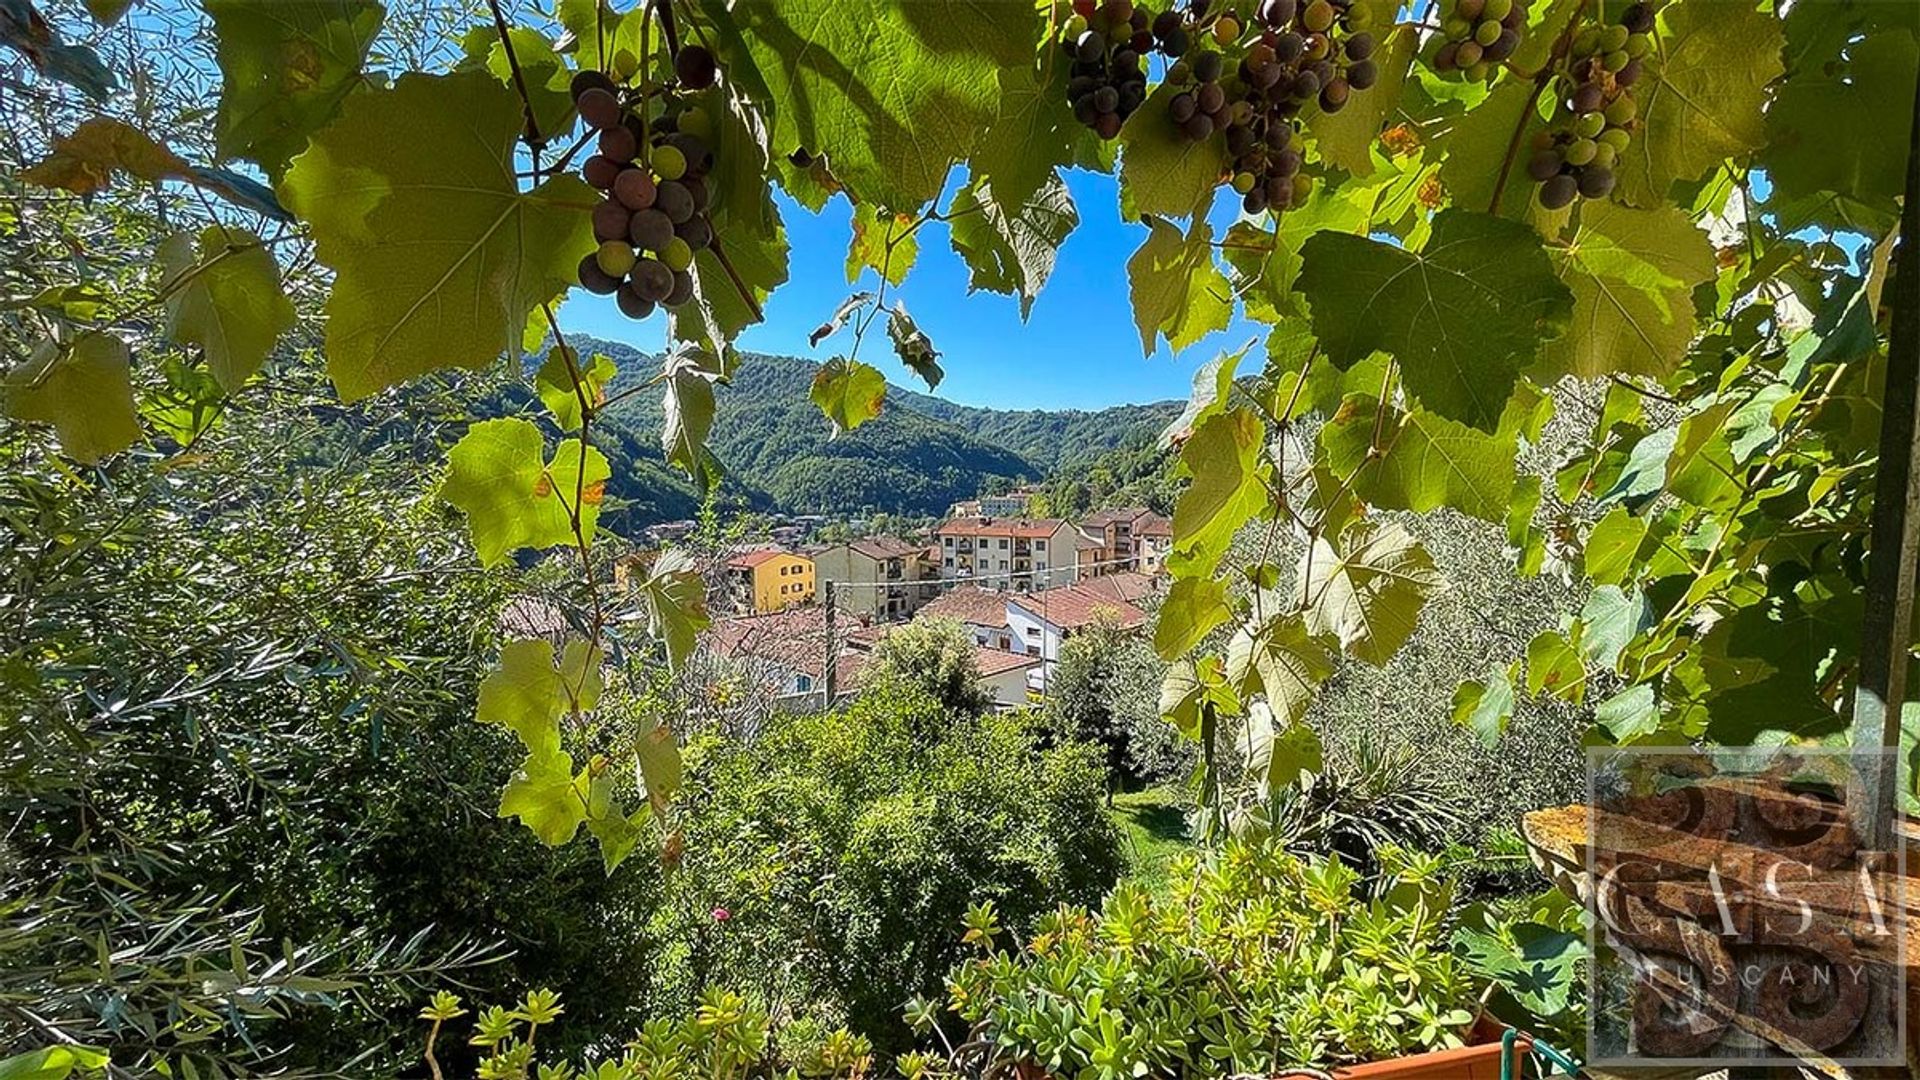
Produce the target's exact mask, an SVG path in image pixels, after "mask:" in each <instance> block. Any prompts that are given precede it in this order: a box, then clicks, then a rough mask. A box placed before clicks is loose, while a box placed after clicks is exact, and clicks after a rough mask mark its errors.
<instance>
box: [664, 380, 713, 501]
mask: <svg viewBox="0 0 1920 1080" xmlns="http://www.w3.org/2000/svg"><path fill="white" fill-rule="evenodd" d="M707 355H711V354H705V353H701V352H700V351H698V350H693V349H684V350H680V351H677V352H675V353H673V354H672V355H670V356H668V357H667V361H666V365H665V370H663V371H662V372H661V381H662V382H664V383H665V384H666V391H665V392H664V394H662V396H661V399H660V408H661V411H662V412H663V413H664V414H665V423H664V424H663V425H662V426H661V429H660V448H661V450H663V451H665V452H666V455H667V463H668V464H670V465H678V466H679V467H680V469H681V470H682V471H683V472H685V473H686V474H687V476H688V478H689V479H691V480H692V481H693V482H694V483H695V484H696V485H698V486H699V488H700V490H702V491H705V490H707V489H708V488H709V487H711V486H712V483H713V481H714V480H715V479H717V478H718V471H719V470H718V463H717V462H715V461H714V459H713V454H712V453H711V452H710V451H708V449H707V436H708V435H709V434H711V433H712V431H713V414H714V399H713V383H714V380H715V379H716V378H718V377H719V373H718V372H716V371H715V370H713V369H712V368H710V367H709V366H708V365H706V364H704V363H703V362H702V358H703V357H704V356H707Z"/></svg>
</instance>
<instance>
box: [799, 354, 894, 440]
mask: <svg viewBox="0 0 1920 1080" xmlns="http://www.w3.org/2000/svg"><path fill="white" fill-rule="evenodd" d="M807 396H808V397H810V398H812V399H813V403H814V404H815V405H818V406H819V407H820V411H821V412H822V413H825V414H826V417H827V419H829V420H831V421H833V430H834V431H835V432H836V433H845V432H848V431H852V430H853V429H854V428H857V427H859V426H860V425H861V424H864V423H866V422H867V421H869V420H871V419H873V418H874V417H876V416H879V415H880V407H881V405H883V404H885V402H886V397H887V378H886V376H884V375H882V374H880V370H879V369H878V368H876V367H874V366H873V365H871V364H865V363H862V362H860V361H858V360H848V359H845V358H843V357H837V356H836V357H834V358H833V359H832V360H829V361H827V362H826V363H824V364H821V365H820V370H818V371H816V372H814V375H813V386H812V387H811V388H810V389H809V390H808V391H807Z"/></svg>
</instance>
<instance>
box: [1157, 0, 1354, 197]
mask: <svg viewBox="0 0 1920 1080" xmlns="http://www.w3.org/2000/svg"><path fill="white" fill-rule="evenodd" d="M1194 9H1198V12H1199V14H1198V16H1197V18H1198V19H1201V20H1204V19H1205V12H1206V5H1204V4H1200V3H1196V4H1195V5H1193V8H1190V10H1189V14H1190V16H1191V15H1193V11H1194ZM1372 21H1373V12H1372V9H1371V8H1370V7H1369V5H1368V3H1367V0H1307V2H1305V3H1301V2H1300V0H1262V2H1261V3H1260V5H1259V7H1258V8H1257V9H1256V12H1255V22H1256V26H1255V28H1254V33H1253V36H1252V40H1251V43H1250V44H1249V45H1247V47H1246V51H1245V54H1244V55H1243V56H1242V58H1241V60H1240V62H1239V64H1238V66H1237V68H1236V70H1235V71H1234V72H1233V73H1232V74H1231V75H1230V76H1226V77H1224V78H1223V68H1224V66H1225V60H1224V58H1223V56H1222V54H1221V53H1218V52H1213V51H1204V52H1199V53H1196V54H1194V55H1193V56H1191V57H1189V58H1188V59H1187V60H1185V61H1182V62H1179V63H1176V64H1174V65H1173V67H1172V69H1171V70H1169V72H1168V78H1169V79H1170V80H1172V81H1173V82H1174V83H1175V85H1181V86H1184V85H1186V84H1188V83H1192V84H1193V86H1194V88H1193V89H1192V90H1182V91H1181V92H1180V93H1178V94H1176V95H1174V97H1173V98H1172V100H1171V101H1170V102H1169V104H1168V109H1169V112H1170V113H1171V115H1172V117H1173V121H1174V123H1176V124H1178V125H1179V126H1180V130H1181V131H1182V133H1184V134H1185V135H1186V137H1187V138H1189V139H1193V140H1195V141H1198V140H1201V139H1205V138H1208V137H1210V136H1212V135H1213V134H1214V133H1215V132H1217V131H1219V132H1225V137H1226V141H1227V152H1228V153H1229V154H1230V155H1232V158H1233V180H1232V183H1233V189H1234V190H1235V191H1236V192H1238V193H1239V194H1240V196H1241V205H1242V206H1243V207H1244V208H1245V210H1246V211H1247V212H1248V213H1250V214H1257V213H1260V212H1261V211H1263V210H1267V209H1274V210H1284V209H1286V208H1287V207H1289V206H1292V205H1293V204H1295V203H1297V202H1300V201H1303V200H1304V199H1305V198H1306V196H1307V193H1308V191H1309V190H1310V189H1311V186H1312V178H1311V177H1310V176H1308V175H1307V174H1306V173H1303V172H1301V171H1300V166H1301V164H1302V157H1301V153H1300V151H1299V149H1298V148H1296V147H1295V146H1294V145H1293V142H1294V136H1295V134H1296V132H1295V130H1294V127H1295V124H1294V122H1295V119H1296V118H1297V117H1298V116H1299V114H1300V110H1301V109H1302V108H1304V107H1305V106H1306V104H1307V103H1308V102H1311V101H1316V100H1317V101H1318V102H1319V104H1320V108H1321V109H1322V110H1323V111H1325V112H1328V113H1335V112H1339V111H1340V110H1341V109H1343V108H1345V107H1346V104H1347V101H1348V100H1349V98H1350V97H1351V96H1352V94H1353V92H1354V91H1364V90H1367V89H1369V88H1370V87H1372V86H1373V84H1374V83H1375V82H1376V81H1377V80H1378V79H1379V77H1380V73H1379V68H1378V66H1377V65H1376V63H1375V62H1374V59H1373V53H1374V49H1375V44H1376V43H1375V39H1374V37H1373V35H1372V34H1371V33H1370V32H1369V30H1368V28H1369V27H1370V26H1371V25H1372ZM1210 25H1211V30H1212V33H1213V37H1214V40H1215V41H1216V42H1217V43H1218V44H1221V45H1235V44H1237V43H1238V42H1239V40H1240V38H1241V37H1242V36H1243V34H1245V33H1246V28H1244V27H1242V26H1241V25H1240V22H1239V20H1238V19H1237V18H1235V17H1234V16H1233V14H1232V13H1231V12H1223V13H1221V14H1220V15H1218V16H1217V17H1216V18H1214V19H1213V20H1212V22H1211V24H1210Z"/></svg>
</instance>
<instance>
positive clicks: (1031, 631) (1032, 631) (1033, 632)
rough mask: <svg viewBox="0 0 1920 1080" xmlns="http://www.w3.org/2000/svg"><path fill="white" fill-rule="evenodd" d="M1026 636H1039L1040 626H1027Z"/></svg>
mask: <svg viewBox="0 0 1920 1080" xmlns="http://www.w3.org/2000/svg"><path fill="white" fill-rule="evenodd" d="M1027 636H1028V637H1030V638H1037V637H1039V636H1040V628H1039V627H1037V626H1029V627H1027Z"/></svg>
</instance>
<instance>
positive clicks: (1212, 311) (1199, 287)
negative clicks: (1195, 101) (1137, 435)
mask: <svg viewBox="0 0 1920 1080" xmlns="http://www.w3.org/2000/svg"><path fill="white" fill-rule="evenodd" d="M1142 107H1143V108H1145V107H1146V106H1142ZM1146 221H1147V229H1148V232H1147V242H1146V243H1144V244H1141V245H1140V250H1138V251H1136V252H1134V253H1133V257H1132V258H1130V259H1128V260H1127V285H1128V289H1127V292H1128V296H1129V298H1130V299H1131V300H1132V301H1133V322H1134V325H1135V326H1137V327H1139V328H1140V351H1141V352H1143V353H1145V354H1146V355H1148V356H1152V355H1153V348H1154V337H1155V336H1156V335H1158V336H1162V337H1165V338H1166V339H1167V344H1168V345H1169V346H1171V347H1172V349H1173V351H1174V352H1179V351H1180V350H1181V349H1184V348H1186V347H1187V346H1189V345H1192V344H1193V343H1194V342H1196V341H1199V340H1200V339H1201V338H1203V337H1206V336H1207V335H1208V334H1211V333H1213V332H1214V331H1216V330H1225V329H1226V328H1227V324H1228V323H1229V322H1230V321H1231V320H1232V319H1233V288H1232V286H1230V285H1228V284H1227V278H1226V275H1225V274H1222V273H1221V272H1220V267H1219V266H1218V264H1216V263H1215V262H1214V261H1213V230H1212V229H1211V228H1210V227H1209V226H1208V225H1207V223H1206V221H1204V220H1202V219H1199V218H1195V219H1194V222H1193V227H1192V228H1191V229H1190V230H1189V231H1188V232H1187V235H1186V236H1184V237H1183V236H1181V235H1180V230H1179V229H1177V228H1175V227H1174V226H1172V225H1170V224H1168V223H1167V222H1165V221H1162V220H1161V219H1159V218H1157V217H1149V218H1147V219H1146Z"/></svg>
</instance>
